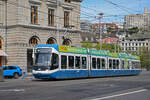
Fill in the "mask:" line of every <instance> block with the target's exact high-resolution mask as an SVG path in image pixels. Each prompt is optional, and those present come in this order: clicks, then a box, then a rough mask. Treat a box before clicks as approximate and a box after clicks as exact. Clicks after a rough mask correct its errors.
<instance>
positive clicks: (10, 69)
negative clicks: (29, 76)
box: [2, 66, 22, 79]
mask: <svg viewBox="0 0 150 100" xmlns="http://www.w3.org/2000/svg"><path fill="white" fill-rule="evenodd" d="M2 68H3V73H4V77H8V76H10V77H13V78H15V79H17V78H19V77H20V76H22V69H21V68H20V67H18V66H2Z"/></svg>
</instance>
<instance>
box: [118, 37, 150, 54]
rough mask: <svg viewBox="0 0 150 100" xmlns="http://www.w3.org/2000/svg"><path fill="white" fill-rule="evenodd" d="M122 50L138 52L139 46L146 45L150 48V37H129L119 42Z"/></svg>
mask: <svg viewBox="0 0 150 100" xmlns="http://www.w3.org/2000/svg"><path fill="white" fill-rule="evenodd" d="M120 46H121V48H122V51H124V52H128V51H129V52H130V51H131V52H134V53H139V52H140V51H139V50H140V48H141V47H146V48H147V49H148V50H150V38H130V39H125V40H123V41H121V42H120Z"/></svg>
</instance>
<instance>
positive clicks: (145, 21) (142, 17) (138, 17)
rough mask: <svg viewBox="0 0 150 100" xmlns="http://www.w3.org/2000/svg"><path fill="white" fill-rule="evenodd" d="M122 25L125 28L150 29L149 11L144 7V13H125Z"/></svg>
mask: <svg viewBox="0 0 150 100" xmlns="http://www.w3.org/2000/svg"><path fill="white" fill-rule="evenodd" d="M124 21H125V23H124V26H125V28H126V29H128V28H133V27H138V28H142V29H146V30H149V29H150V11H149V10H148V8H146V7H145V8H144V14H132V15H126V16H125V18H124Z"/></svg>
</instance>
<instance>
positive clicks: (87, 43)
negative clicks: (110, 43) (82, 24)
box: [81, 41, 93, 48]
mask: <svg viewBox="0 0 150 100" xmlns="http://www.w3.org/2000/svg"><path fill="white" fill-rule="evenodd" d="M81 43H82V45H81V47H83V48H93V43H92V42H91V41H82V42H81Z"/></svg>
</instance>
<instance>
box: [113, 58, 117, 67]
mask: <svg viewBox="0 0 150 100" xmlns="http://www.w3.org/2000/svg"><path fill="white" fill-rule="evenodd" d="M116 67H117V66H116V60H113V69H116Z"/></svg>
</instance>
